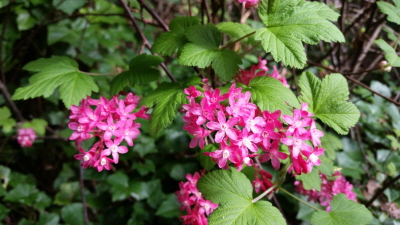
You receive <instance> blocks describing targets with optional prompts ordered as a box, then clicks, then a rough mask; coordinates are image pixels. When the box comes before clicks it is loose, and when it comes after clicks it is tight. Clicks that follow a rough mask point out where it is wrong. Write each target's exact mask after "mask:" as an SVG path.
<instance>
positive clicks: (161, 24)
mask: <svg viewBox="0 0 400 225" xmlns="http://www.w3.org/2000/svg"><path fill="white" fill-rule="evenodd" d="M138 2H139V4H140V5H141V6H142V7H143V8H145V9H146V11H147V12H149V13H150V15H151V16H152V17H153V18H154V19H155V20H157V22H158V23H159V24H160V26H161V27H162V28H163V29H164V31H169V28H168V26H167V24H165V22H164V20H162V19H161V18H160V17H159V16H158V14H157V13H155V12H154V11H153V9H151V8H150V7H149V6H148V5H147V4H146V3H145V2H144V1H143V0H138ZM122 4H123V3H122ZM125 5H126V3H125ZM125 5H124V8H125ZM125 10H126V9H125ZM129 12H130V11H129Z"/></svg>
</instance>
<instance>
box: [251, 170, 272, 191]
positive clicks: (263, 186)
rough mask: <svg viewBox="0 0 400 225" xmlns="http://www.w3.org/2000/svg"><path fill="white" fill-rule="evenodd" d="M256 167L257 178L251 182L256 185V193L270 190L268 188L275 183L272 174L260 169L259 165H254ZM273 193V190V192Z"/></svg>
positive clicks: (255, 174)
mask: <svg viewBox="0 0 400 225" xmlns="http://www.w3.org/2000/svg"><path fill="white" fill-rule="evenodd" d="M253 167H254V171H255V172H254V177H255V180H253V181H252V182H251V183H252V185H253V187H254V191H255V192H256V193H258V192H260V190H261V191H262V192H264V191H266V190H268V188H270V187H272V186H273V185H274V184H273V183H272V175H271V174H270V173H268V172H267V171H265V170H263V169H260V168H259V167H258V166H253ZM271 193H273V192H271Z"/></svg>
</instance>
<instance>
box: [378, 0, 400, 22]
mask: <svg viewBox="0 0 400 225" xmlns="http://www.w3.org/2000/svg"><path fill="white" fill-rule="evenodd" d="M393 2H394V5H392V4H390V3H387V2H384V1H378V2H376V4H377V5H378V8H379V10H380V11H381V12H382V13H384V14H386V15H387V16H388V17H387V20H389V21H390V22H393V23H396V24H398V25H400V0H393Z"/></svg>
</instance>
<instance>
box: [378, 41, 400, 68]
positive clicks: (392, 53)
mask: <svg viewBox="0 0 400 225" xmlns="http://www.w3.org/2000/svg"><path fill="white" fill-rule="evenodd" d="M374 43H375V44H377V45H378V46H379V48H381V49H382V51H384V52H385V59H386V60H387V61H388V62H389V64H390V65H391V66H394V67H400V57H399V56H398V55H397V53H396V50H395V49H394V48H393V47H392V46H390V45H389V44H388V43H387V42H386V41H384V40H382V39H378V40H376V41H374Z"/></svg>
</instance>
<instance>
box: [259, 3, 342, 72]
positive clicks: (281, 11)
mask: <svg viewBox="0 0 400 225" xmlns="http://www.w3.org/2000/svg"><path fill="white" fill-rule="evenodd" d="M258 14H259V16H260V18H261V20H262V21H263V23H264V24H265V25H266V28H261V29H259V30H257V32H256V34H255V39H256V40H261V43H262V45H263V47H264V49H265V51H267V52H271V54H272V56H273V58H274V59H275V60H276V61H282V63H283V64H285V65H288V66H293V67H296V68H303V67H304V66H305V64H306V60H307V57H306V54H305V52H304V47H303V43H302V42H304V43H307V44H317V43H318V42H319V40H320V39H321V40H323V41H326V42H330V41H337V42H344V36H343V34H342V33H341V32H340V30H339V29H338V28H337V27H336V26H335V25H334V24H333V23H331V22H330V21H336V20H337V18H338V16H339V14H337V13H335V12H334V11H333V10H331V9H330V8H329V7H328V6H326V5H325V4H323V3H318V2H308V1H304V0H269V1H266V0H264V1H261V2H260V3H259V8H258Z"/></svg>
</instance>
